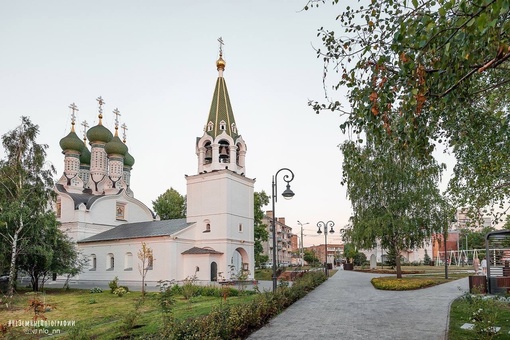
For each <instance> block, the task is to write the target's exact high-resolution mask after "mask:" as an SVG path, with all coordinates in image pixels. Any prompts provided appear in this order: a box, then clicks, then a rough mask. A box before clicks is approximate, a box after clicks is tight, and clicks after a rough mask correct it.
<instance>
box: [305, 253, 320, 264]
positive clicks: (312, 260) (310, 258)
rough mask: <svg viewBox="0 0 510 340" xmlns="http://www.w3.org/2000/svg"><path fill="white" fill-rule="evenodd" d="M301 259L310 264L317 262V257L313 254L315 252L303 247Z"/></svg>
mask: <svg viewBox="0 0 510 340" xmlns="http://www.w3.org/2000/svg"><path fill="white" fill-rule="evenodd" d="M303 259H304V260H305V261H306V263H308V264H309V265H311V266H316V265H317V264H318V263H319V259H318V258H317V256H315V253H314V252H313V251H311V250H307V249H305V253H304V255H303Z"/></svg>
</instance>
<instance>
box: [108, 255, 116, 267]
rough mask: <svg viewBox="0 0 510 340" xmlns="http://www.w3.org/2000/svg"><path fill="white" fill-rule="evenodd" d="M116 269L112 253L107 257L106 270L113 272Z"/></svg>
mask: <svg viewBox="0 0 510 340" xmlns="http://www.w3.org/2000/svg"><path fill="white" fill-rule="evenodd" d="M114 268H115V257H114V256H113V254H112V253H108V255H106V270H113V269H114Z"/></svg>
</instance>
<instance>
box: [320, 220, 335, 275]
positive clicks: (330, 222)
mask: <svg viewBox="0 0 510 340" xmlns="http://www.w3.org/2000/svg"><path fill="white" fill-rule="evenodd" d="M334 225H335V222H333V221H328V222H326V223H324V222H322V221H319V222H317V227H318V228H319V230H317V234H319V235H320V234H322V231H321V227H323V228H324V250H325V252H324V254H325V255H326V262H325V263H324V264H325V265H324V273H326V277H328V227H329V228H330V231H329V233H330V234H333V233H334V232H335V231H334V230H333V226H334Z"/></svg>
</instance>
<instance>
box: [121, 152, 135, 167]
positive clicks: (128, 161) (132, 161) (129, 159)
mask: <svg viewBox="0 0 510 340" xmlns="http://www.w3.org/2000/svg"><path fill="white" fill-rule="evenodd" d="M134 164H135V159H134V158H133V156H131V154H130V153H129V152H126V155H125V156H124V165H125V166H128V167H130V168H131V167H133V165H134Z"/></svg>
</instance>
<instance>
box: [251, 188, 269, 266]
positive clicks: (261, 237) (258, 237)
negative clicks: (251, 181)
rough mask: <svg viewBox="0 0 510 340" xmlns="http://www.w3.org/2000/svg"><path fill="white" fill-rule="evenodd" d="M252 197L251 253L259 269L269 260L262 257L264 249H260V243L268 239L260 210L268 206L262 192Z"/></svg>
mask: <svg viewBox="0 0 510 340" xmlns="http://www.w3.org/2000/svg"><path fill="white" fill-rule="evenodd" d="M253 195H254V204H253V208H254V214H253V227H254V240H255V244H254V248H253V251H254V253H255V266H256V267H260V265H261V264H262V263H266V262H267V261H268V260H269V257H268V256H267V255H263V252H264V249H263V247H262V242H263V241H267V240H268V237H269V234H268V232H267V228H266V225H265V224H264V223H262V221H263V219H264V210H262V207H264V206H266V205H268V204H269V196H267V194H266V193H265V192H264V191H261V192H255V193H253Z"/></svg>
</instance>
